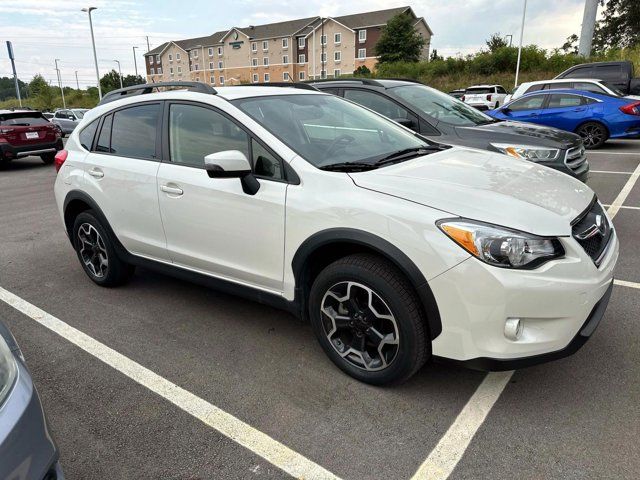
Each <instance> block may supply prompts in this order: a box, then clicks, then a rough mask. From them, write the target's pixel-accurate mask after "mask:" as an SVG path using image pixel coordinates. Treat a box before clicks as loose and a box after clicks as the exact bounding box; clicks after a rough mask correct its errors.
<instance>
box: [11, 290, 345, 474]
mask: <svg viewBox="0 0 640 480" xmlns="http://www.w3.org/2000/svg"><path fill="white" fill-rule="evenodd" d="M0 300H2V301H3V302H5V303H7V304H8V305H10V306H12V307H13V308H15V309H16V310H18V311H19V312H21V313H23V314H25V315H27V316H28V317H30V318H32V319H33V320H35V321H36V322H38V323H39V324H40V325H42V326H44V327H46V328H48V329H49V330H51V331H53V332H55V333H57V334H58V335H60V336H61V337H62V338H64V339H66V340H68V341H69V342H71V343H73V344H74V345H76V346H78V347H80V348H81V349H83V350H84V351H85V352H87V353H89V354H91V355H93V356H94V357H96V358H97V359H99V360H101V361H102V362H104V363H106V364H107V365H109V366H110V367H112V368H114V369H115V370H118V371H119V372H120V373H123V374H124V375H126V376H127V377H129V378H130V379H132V380H133V381H135V382H137V383H139V384H140V385H142V386H144V387H146V388H148V389H149V390H151V391H152V392H154V393H156V394H158V395H160V396H161V397H163V398H164V399H166V400H168V401H169V402H171V403H173V404H174V405H176V406H177V407H178V408H180V409H181V410H184V411H185V412H187V413H188V414H189V415H191V416H193V417H195V418H197V419H198V420H200V421H201V422H202V423H204V424H205V425H207V426H209V427H211V428H213V429H215V430H217V431H218V432H220V433H221V434H222V435H224V436H226V437H228V438H230V439H231V440H233V441H234V442H236V443H238V444H240V445H242V446H243V447H245V448H247V449H248V450H250V451H252V452H253V453H255V454H256V455H259V456H261V457H262V458H264V459H265V460H267V461H268V462H270V463H271V464H273V465H275V466H276V467H278V468H280V469H281V470H283V471H285V472H286V473H288V474H289V475H291V476H292V477H295V478H300V479H323V480H324V479H327V480H329V479H331V480H339V479H338V477H336V476H335V475H334V474H332V473H331V472H329V471H328V470H325V469H324V468H323V467H321V466H320V465H317V464H316V463H314V462H312V461H311V460H309V459H307V458H306V457H304V456H302V455H300V454H299V453H297V452H295V451H293V450H291V449H290V448H289V447H287V446H285V445H283V444H282V443H280V442H278V441H277V440H274V439H273V438H271V437H269V436H268V435H266V434H265V433H262V432H261V431H259V430H257V429H255V428H253V427H252V426H250V425H248V424H246V423H245V422H243V421H242V420H239V419H238V418H236V417H234V416H233V415H231V414H229V413H227V412H225V411H224V410H222V409H220V408H218V407H216V406H215V405H212V404H210V403H209V402H207V401H206V400H203V399H202V398H200V397H198V396H196V395H194V394H193V393H190V392H189V391H187V390H185V389H184V388H181V387H179V386H178V385H176V384H174V383H172V382H170V381H169V380H167V379H165V378H163V377H161V376H160V375H158V374H156V373H154V372H152V371H151V370H149V369H148V368H145V367H143V366H142V365H140V364H139V363H136V362H134V361H133V360H131V359H129V358H127V357H125V356H124V355H122V354H120V353H118V352H116V351H115V350H113V349H111V348H109V347H107V346H106V345H105V344H103V343H100V342H99V341H97V340H95V339H94V338H92V337H90V336H88V335H86V334H85V333H83V332H81V331H80V330H77V329H76V328H74V327H72V326H71V325H68V324H67V323H65V322H63V321H62V320H59V319H58V318H56V317H54V316H53V315H50V314H48V313H47V312H45V311H44V310H41V309H40V308H38V307H36V306H35V305H32V304H31V303H29V302H27V301H26V300H23V299H22V298H20V297H18V296H17V295H14V294H13V293H11V292H9V291H7V290H5V289H4V288H2V287H0Z"/></svg>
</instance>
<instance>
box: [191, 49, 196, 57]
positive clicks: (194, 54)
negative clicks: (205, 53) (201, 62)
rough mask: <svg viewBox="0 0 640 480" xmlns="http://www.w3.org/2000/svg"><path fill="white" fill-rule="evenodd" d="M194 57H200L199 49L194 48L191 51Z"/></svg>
mask: <svg viewBox="0 0 640 480" xmlns="http://www.w3.org/2000/svg"><path fill="white" fill-rule="evenodd" d="M191 53H192V55H193V58H198V50H192V51H191Z"/></svg>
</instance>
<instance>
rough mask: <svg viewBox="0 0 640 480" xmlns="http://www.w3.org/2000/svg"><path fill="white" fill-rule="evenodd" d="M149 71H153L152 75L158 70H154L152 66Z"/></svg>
mask: <svg viewBox="0 0 640 480" xmlns="http://www.w3.org/2000/svg"><path fill="white" fill-rule="evenodd" d="M149 71H150V72H151V75H155V73H156V72H155V71H154V70H153V67H151V68H150V69H149Z"/></svg>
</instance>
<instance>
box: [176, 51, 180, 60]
mask: <svg viewBox="0 0 640 480" xmlns="http://www.w3.org/2000/svg"><path fill="white" fill-rule="evenodd" d="M176 60H177V61H178V62H179V61H180V54H179V53H176Z"/></svg>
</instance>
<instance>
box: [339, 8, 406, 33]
mask: <svg viewBox="0 0 640 480" xmlns="http://www.w3.org/2000/svg"><path fill="white" fill-rule="evenodd" d="M408 9H409V7H397V8H389V9H387V10H376V11H375V12H363V13H355V14H353V15H343V16H341V17H332V18H333V19H334V20H336V21H337V22H340V23H342V24H343V25H344V26H346V27H349V28H351V29H352V30H355V29H356V28H362V27H371V26H373V25H384V24H385V23H387V22H388V21H389V20H390V19H391V17H393V16H394V15H397V14H399V13H402V12H404V11H406V10H408Z"/></svg>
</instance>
